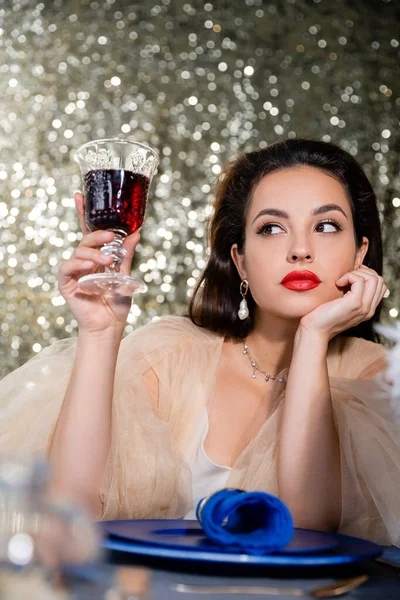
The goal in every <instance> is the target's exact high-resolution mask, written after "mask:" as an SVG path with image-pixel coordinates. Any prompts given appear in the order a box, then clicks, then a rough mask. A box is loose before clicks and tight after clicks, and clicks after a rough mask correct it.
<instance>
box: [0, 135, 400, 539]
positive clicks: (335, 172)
mask: <svg viewBox="0 0 400 600" xmlns="http://www.w3.org/2000/svg"><path fill="white" fill-rule="evenodd" d="M216 195H217V198H216V205H215V212H214V216H213V219H212V222H211V230H210V231H211V255H210V259H209V262H208V265H207V267H206V269H205V272H204V274H203V276H202V278H201V280H200V282H199V285H198V286H197V289H196V291H195V294H194V296H193V298H192V301H191V305H190V319H189V318H184V317H165V318H162V319H161V320H160V321H159V322H157V323H152V324H149V325H147V326H145V327H142V328H139V329H138V330H137V331H135V332H134V333H132V334H131V335H129V336H127V337H126V338H125V339H124V340H122V342H121V339H122V334H123V330H124V326H125V320H126V317H127V314H128V311H129V306H130V302H129V301H123V300H115V299H113V298H108V299H107V300H105V299H104V298H100V297H97V296H96V297H95V296H91V295H87V294H85V293H83V292H81V291H80V290H79V288H78V286H77V280H78V279H79V277H80V276H81V275H82V274H84V273H88V272H91V271H94V270H96V269H98V268H99V267H102V266H104V265H106V264H108V263H109V262H111V259H110V257H105V256H104V255H103V254H102V253H101V252H100V250H99V248H100V247H101V245H102V244H103V243H104V242H106V241H110V240H111V239H112V236H113V234H112V233H110V232H104V231H97V232H94V233H88V231H87V229H86V226H85V223H84V209H83V197H82V195H80V194H76V195H75V201H76V206H77V210H78V213H79V216H80V220H81V226H82V230H83V232H84V234H85V235H84V238H83V240H82V242H81V244H80V245H79V246H78V248H76V250H75V251H74V253H73V255H72V257H71V258H70V259H69V260H67V261H66V262H64V263H63V264H62V265H61V267H60V276H59V287H60V290H61V293H62V294H63V296H64V298H65V300H66V301H67V303H68V305H69V307H70V309H71V311H72V313H73V315H74V317H75V319H76V320H77V322H78V325H79V335H78V339H77V340H75V341H74V340H68V341H62V342H58V343H57V344H55V345H54V346H53V347H51V348H50V349H47V350H45V351H44V352H42V353H41V355H39V356H38V357H36V358H35V359H34V360H32V361H30V362H29V363H27V364H26V365H25V366H24V367H22V368H21V369H19V370H18V371H17V372H15V373H14V374H11V375H10V376H9V377H8V378H6V379H5V380H4V382H3V386H4V388H5V397H7V401H6V402H7V406H6V415H7V416H8V418H6V419H3V427H4V429H5V431H4V433H3V435H2V438H1V442H0V448H1V449H3V448H6V449H8V450H9V451H17V450H19V451H23V452H27V451H29V452H44V451H45V450H47V451H48V453H49V457H50V461H51V463H52V466H53V473H54V480H53V486H54V490H55V491H56V492H57V493H60V494H63V495H69V496H71V495H73V497H74V498H75V499H77V500H78V501H79V502H80V503H82V504H85V505H86V506H87V507H88V508H90V509H91V510H92V511H93V513H94V514H95V515H97V516H98V517H99V518H103V519H112V518H157V517H158V518H162V517H166V518H178V517H184V516H186V517H192V518H193V516H194V512H193V507H195V505H196V502H197V501H198V500H199V499H200V498H201V497H203V496H205V495H207V494H209V493H211V492H213V491H215V490H216V489H219V488H221V487H225V486H227V487H240V488H242V489H246V490H251V489H261V490H266V491H269V492H271V493H273V494H276V495H279V497H280V498H281V499H282V500H283V501H284V502H285V503H286V504H287V505H288V507H289V509H290V510H291V512H292V515H293V517H294V522H295V525H296V526H297V527H303V528H311V529H321V530H327V531H333V530H338V529H339V531H342V532H344V533H349V534H353V535H359V536H361V537H365V538H369V539H373V540H375V541H377V542H380V543H397V544H400V527H399V523H400V519H399V512H400V509H399V508H398V502H397V494H396V493H395V492H394V490H395V489H399V486H400V476H399V473H398V464H399V460H400V444H399V441H400V436H399V434H398V432H397V430H396V427H395V425H394V424H393V423H392V421H391V417H390V414H387V412H388V411H387V409H386V405H384V404H383V403H382V401H378V399H377V395H376V390H375V387H374V384H373V383H372V382H371V381H368V380H370V379H372V378H373V377H374V376H375V375H376V374H377V373H379V372H380V371H381V370H382V369H383V368H384V366H385V351H384V349H383V347H381V346H380V345H379V344H376V343H374V342H373V341H372V340H373V335H374V334H373V327H372V325H373V322H374V321H376V320H378V317H379V312H380V305H381V301H382V298H383V295H384V293H385V291H386V286H385V284H384V281H383V279H382V276H381V273H382V248H381V238H380V226H379V218H378V212H377V208H376V200H375V195H374V193H373V190H372V188H371V186H370V184H369V182H368V180H367V178H366V176H365V174H364V172H363V171H362V169H361V167H360V166H359V165H358V163H357V162H356V161H355V160H354V159H353V158H352V157H351V156H350V155H349V154H347V153H346V152H345V151H344V150H342V149H340V148H339V147H336V146H335V145H333V144H326V143H323V142H317V141H307V140H301V139H297V140H289V141H287V142H283V143H278V144H275V145H273V146H271V147H269V148H266V149H263V150H259V151H256V152H252V153H249V154H246V155H243V156H241V157H239V158H238V159H237V160H236V161H234V162H233V163H232V164H231V165H228V167H227V168H226V170H225V173H224V177H223V178H221V181H220V183H219V186H218V188H217V194H216ZM138 241H139V234H138V233H136V234H134V235H132V236H130V237H129V238H127V240H126V241H125V248H126V250H127V253H128V254H127V257H126V260H125V264H124V269H125V272H129V271H130V263H131V260H132V257H133V254H134V249H135V247H136V245H137V243H138ZM13 397H14V398H15V399H14V401H12V400H11V402H10V398H13ZM6 402H5V403H6ZM14 407H15V408H14ZM392 490H393V491H392Z"/></svg>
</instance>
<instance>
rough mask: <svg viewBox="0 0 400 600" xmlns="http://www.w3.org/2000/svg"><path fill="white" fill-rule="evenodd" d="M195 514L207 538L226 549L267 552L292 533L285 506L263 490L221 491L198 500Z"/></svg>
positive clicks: (275, 547)
mask: <svg viewBox="0 0 400 600" xmlns="http://www.w3.org/2000/svg"><path fill="white" fill-rule="evenodd" d="M196 516H197V519H198V521H199V523H200V524H201V526H202V528H203V530H204V533H205V535H206V537H207V538H208V540H210V541H212V542H213V543H215V544H218V545H220V546H224V549H225V550H226V551H228V552H238V551H239V552H244V553H246V554H269V553H271V552H276V551H277V550H281V549H282V548H284V546H286V545H287V544H288V543H289V542H290V540H291V539H292V536H293V518H292V515H291V514H290V511H289V509H288V507H287V506H286V504H284V503H283V502H282V501H281V500H279V498H277V497H276V496H273V495H272V494H267V493H266V492H245V491H243V490H236V489H224V490H220V491H218V492H215V494H212V495H211V496H208V498H203V499H202V500H200V502H199V503H198V505H197V509H196Z"/></svg>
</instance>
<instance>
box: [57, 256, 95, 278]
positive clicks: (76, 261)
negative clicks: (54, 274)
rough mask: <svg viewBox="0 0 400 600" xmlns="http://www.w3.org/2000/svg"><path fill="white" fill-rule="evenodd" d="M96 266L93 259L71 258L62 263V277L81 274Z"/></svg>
mask: <svg viewBox="0 0 400 600" xmlns="http://www.w3.org/2000/svg"><path fill="white" fill-rule="evenodd" d="M94 266H95V263H94V262H93V261H92V260H82V259H81V258H70V259H69V260H66V261H65V262H62V263H61V264H60V268H59V274H60V279H62V278H63V277H65V278H67V279H70V278H71V277H74V276H75V275H77V274H79V276H81V275H82V274H83V273H84V272H87V271H90V270H91V269H93V267H94Z"/></svg>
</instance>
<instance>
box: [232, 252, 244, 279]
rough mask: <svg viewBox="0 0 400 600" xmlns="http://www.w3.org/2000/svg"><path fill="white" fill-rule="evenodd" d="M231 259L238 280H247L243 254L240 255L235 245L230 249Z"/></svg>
mask: <svg viewBox="0 0 400 600" xmlns="http://www.w3.org/2000/svg"><path fill="white" fill-rule="evenodd" d="M231 257H232V260H233V262H234V263H235V267H236V269H237V272H238V273H239V277H240V279H247V272H246V267H245V260H244V254H240V252H239V250H238V245H237V244H233V246H232V247H231Z"/></svg>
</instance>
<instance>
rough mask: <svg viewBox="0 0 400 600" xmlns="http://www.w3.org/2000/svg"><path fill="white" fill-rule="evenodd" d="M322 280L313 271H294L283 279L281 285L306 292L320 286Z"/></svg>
mask: <svg viewBox="0 0 400 600" xmlns="http://www.w3.org/2000/svg"><path fill="white" fill-rule="evenodd" d="M320 283H321V280H320V278H319V277H317V275H315V273H313V272H312V271H292V272H291V273H288V274H287V275H286V277H284V278H283V279H282V281H281V285H283V287H285V288H286V289H288V290H293V291H295V292H304V291H306V290H313V289H314V288H316V287H318V286H319V284H320Z"/></svg>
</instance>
